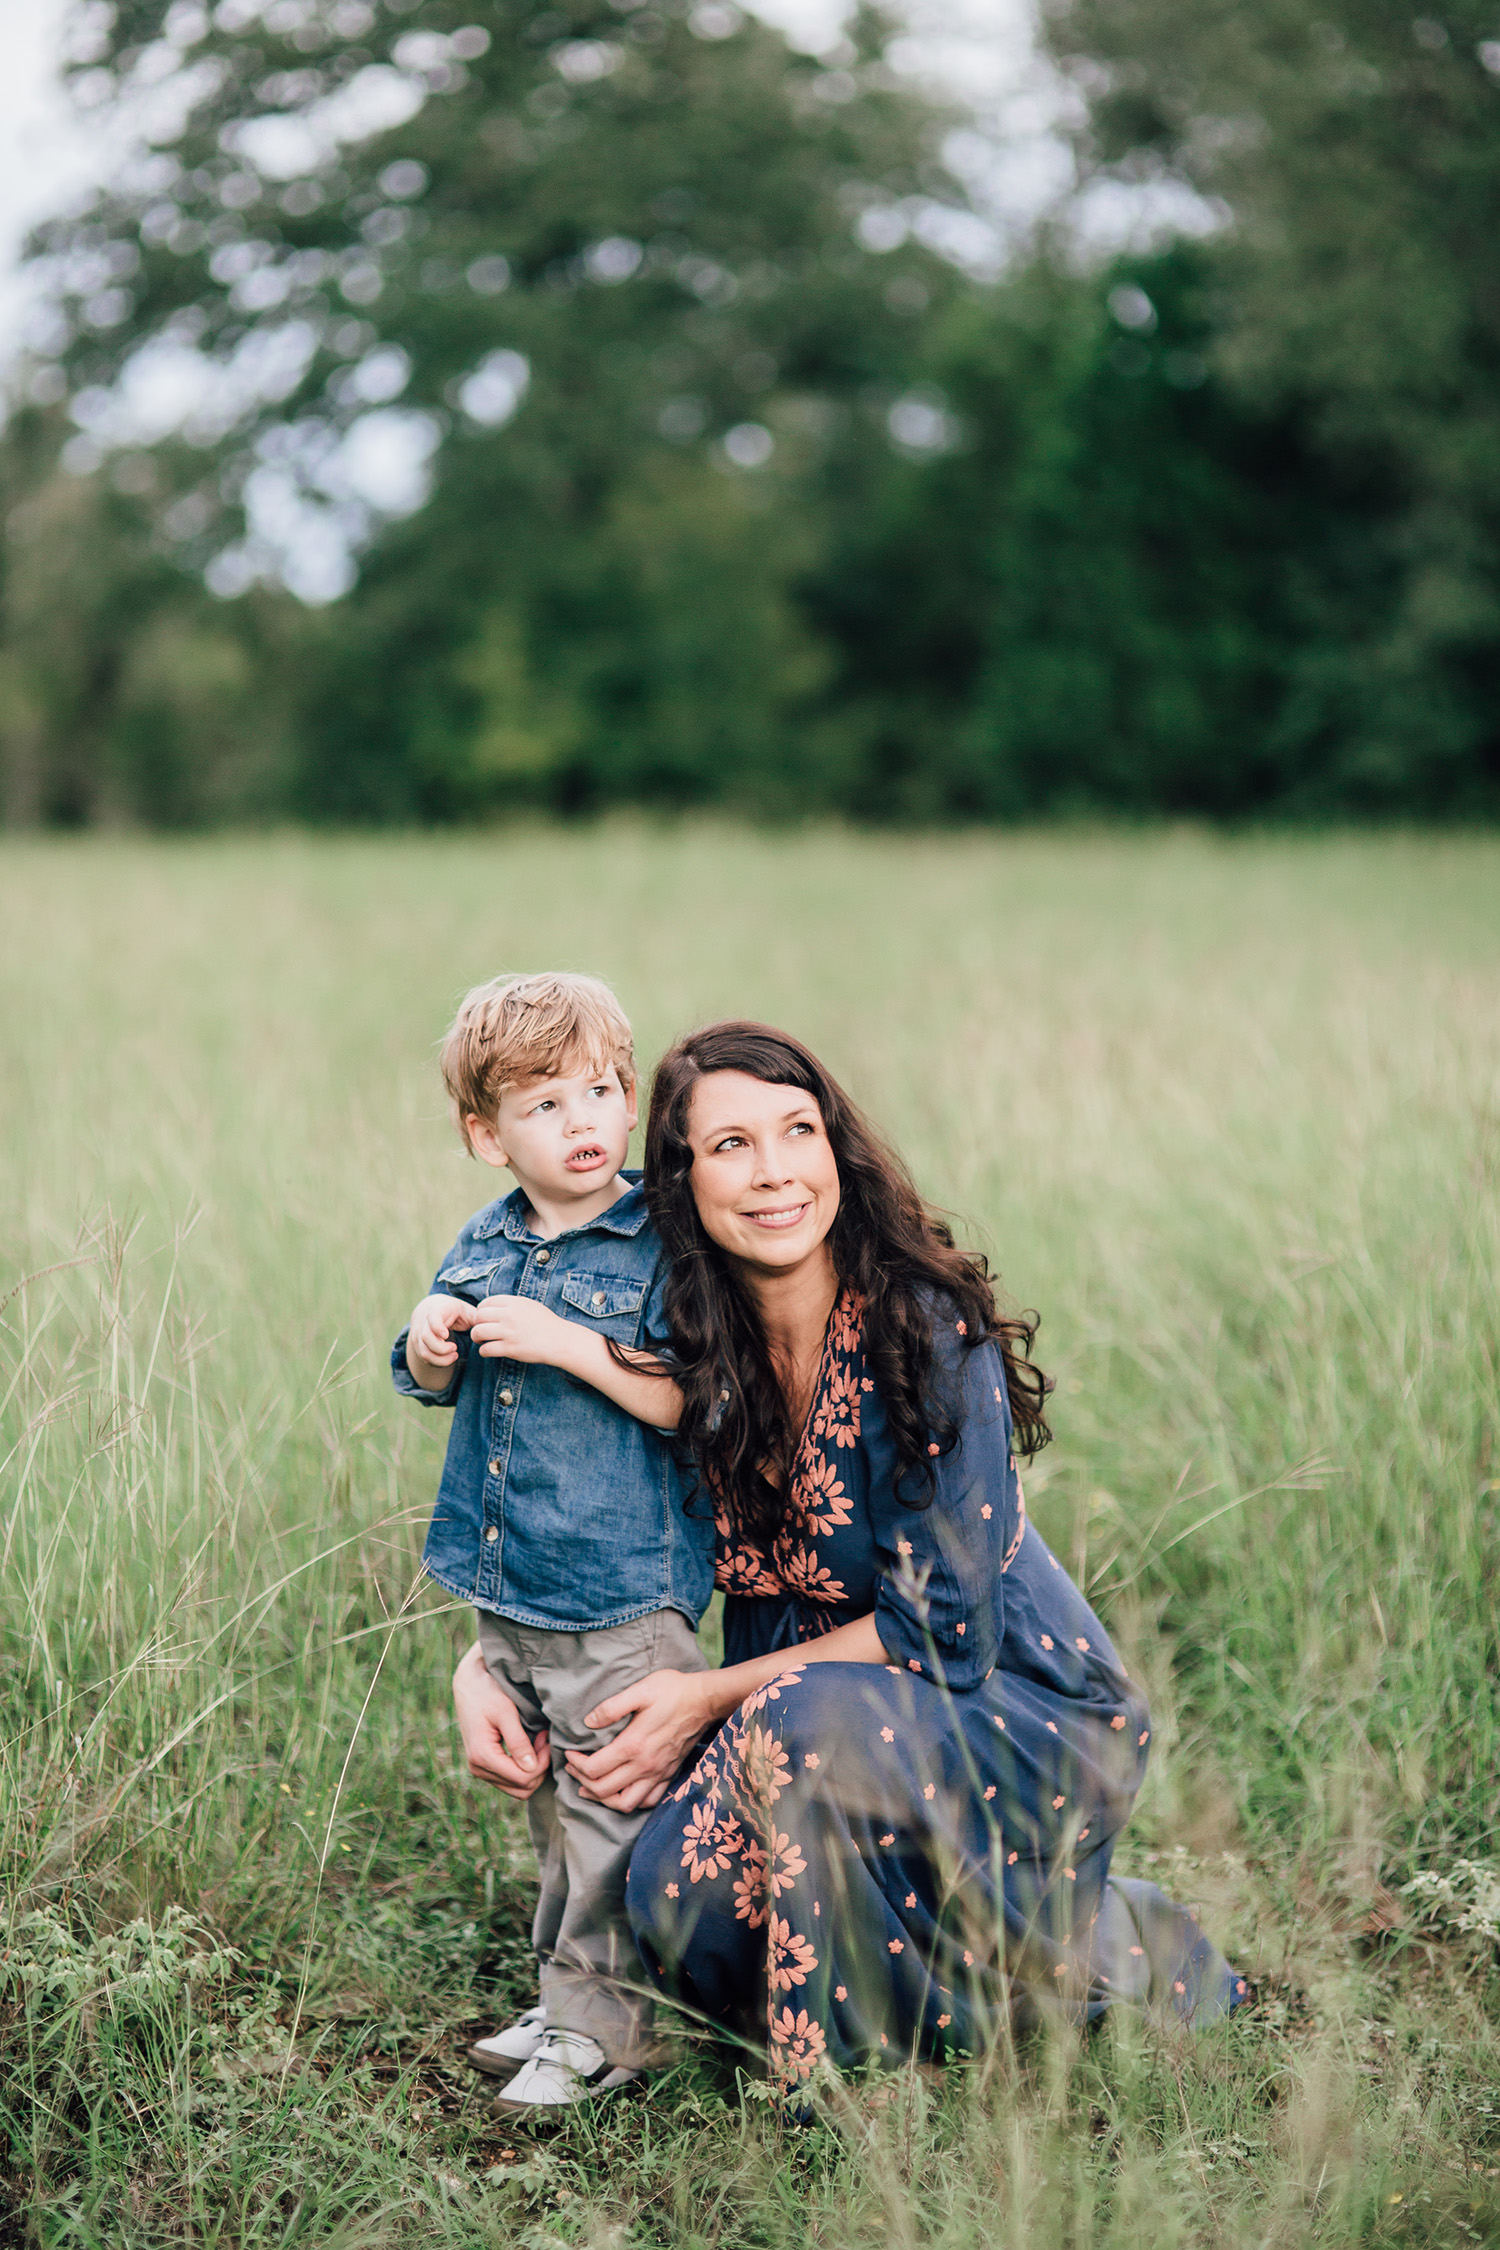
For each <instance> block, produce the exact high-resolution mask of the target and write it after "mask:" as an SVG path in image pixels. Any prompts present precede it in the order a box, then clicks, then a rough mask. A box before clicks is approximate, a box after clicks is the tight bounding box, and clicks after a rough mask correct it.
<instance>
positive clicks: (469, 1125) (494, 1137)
mask: <svg viewBox="0 0 1500 2250" xmlns="http://www.w3.org/2000/svg"><path fill="white" fill-rule="evenodd" d="M464 1132H465V1133H466V1135H467V1136H468V1142H469V1146H470V1148H471V1149H472V1150H473V1151H474V1154H475V1155H476V1156H477V1157H478V1159H479V1161H480V1163H481V1164H491V1165H493V1166H494V1168H495V1170H496V1171H497V1172H503V1171H505V1170H506V1169H507V1168H508V1166H509V1164H510V1158H509V1157H508V1156H507V1155H506V1153H505V1150H504V1148H503V1147H502V1146H501V1141H500V1135H499V1133H498V1131H497V1130H496V1127H495V1121H494V1119H493V1118H489V1117H480V1116H478V1115H477V1114H476V1113H475V1111H473V1110H470V1112H469V1114H468V1116H467V1117H466V1118H465V1119H464Z"/></svg>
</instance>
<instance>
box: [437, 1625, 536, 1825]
mask: <svg viewBox="0 0 1500 2250" xmlns="http://www.w3.org/2000/svg"><path fill="white" fill-rule="evenodd" d="M453 1708H454V1711H455V1713H456V1714H457V1717H458V1731H459V1733H460V1734H461V1735H462V1736H463V1740H464V1753H465V1755H466V1757H467V1758H468V1761H469V1771H470V1773H472V1774H474V1775H475V1776H476V1777H477V1779H479V1780H480V1781H489V1782H493V1783H494V1785H495V1787H496V1788H497V1789H503V1790H504V1791H505V1794H506V1796H507V1797H519V1798H522V1799H525V1798H527V1797H529V1796H531V1794H532V1793H533V1791H534V1790H536V1789H539V1788H540V1787H541V1784H542V1783H543V1782H544V1781H545V1780H546V1778H547V1775H548V1773H549V1771H550V1770H551V1747H550V1744H549V1741H548V1737H547V1730H546V1728H545V1727H543V1729H542V1731H541V1733H540V1734H539V1735H538V1736H537V1738H536V1740H535V1742H533V1741H532V1738H531V1736H530V1735H529V1734H528V1733H527V1732H526V1729H525V1727H524V1725H523V1724H522V1722H521V1714H520V1712H519V1711H518V1710H517V1709H516V1707H515V1705H514V1703H512V1701H511V1699H510V1697H509V1696H508V1695H507V1694H506V1692H505V1690H504V1688H501V1687H497V1686H496V1684H495V1682H494V1681H493V1680H492V1679H491V1678H490V1674H489V1669H488V1667H487V1665H486V1664H485V1661H484V1654H483V1651H482V1650H481V1648H480V1646H479V1643H478V1641H476V1642H475V1643H474V1646H473V1647H472V1648H471V1649H468V1650H467V1651H466V1652H465V1654H464V1655H463V1656H462V1657H461V1658H460V1660H459V1666H458V1670H457V1671H456V1672H455V1673H454V1675H453Z"/></svg>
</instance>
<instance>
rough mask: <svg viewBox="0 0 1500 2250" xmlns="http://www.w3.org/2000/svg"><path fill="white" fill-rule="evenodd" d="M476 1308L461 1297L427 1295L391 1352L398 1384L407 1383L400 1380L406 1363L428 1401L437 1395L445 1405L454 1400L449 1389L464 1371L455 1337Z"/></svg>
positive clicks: (469, 1319) (400, 1386)
mask: <svg viewBox="0 0 1500 2250" xmlns="http://www.w3.org/2000/svg"><path fill="white" fill-rule="evenodd" d="M474 1312H475V1307H474V1306H473V1305H471V1304H468V1303H466V1302H465V1300H464V1299H463V1298H462V1297H445V1296H442V1295H436V1296H431V1297H424V1298H423V1299H422V1302H421V1303H420V1304H419V1305H418V1307H417V1309H416V1311H415V1312H414V1313H413V1314H412V1316H411V1321H410V1324H409V1326H408V1327H407V1329H406V1331H405V1333H404V1334H403V1335H401V1336H398V1337H397V1339H396V1350H395V1352H394V1353H393V1354H392V1373H393V1374H394V1376H395V1378H396V1388H397V1389H398V1390H401V1389H404V1388H405V1387H406V1386H405V1385H404V1384H403V1383H402V1381H401V1368H402V1367H404V1368H405V1370H406V1373H407V1375H408V1376H409V1377H410V1379H411V1381H412V1383H414V1384H415V1385H416V1388H417V1391H418V1393H419V1394H425V1402H426V1403H428V1404H430V1403H432V1400H433V1399H434V1398H436V1399H437V1400H438V1401H439V1402H440V1403H441V1404H443V1405H449V1404H451V1403H452V1401H451V1398H450V1397H449V1393H450V1392H451V1391H452V1390H453V1389H454V1388H455V1377H456V1376H458V1375H459V1374H460V1373H461V1372H462V1369H461V1367H460V1364H459V1362H460V1359H461V1356H462V1355H461V1353H460V1350H459V1347H458V1345H457V1344H456V1343H455V1342H454V1337H455V1336H456V1335H459V1334H462V1332H463V1331H464V1330H465V1329H466V1328H468V1327H470V1326H471V1325H472V1323H473V1319H474ZM398 1360H399V1362H400V1365H398V1364H397V1361H398Z"/></svg>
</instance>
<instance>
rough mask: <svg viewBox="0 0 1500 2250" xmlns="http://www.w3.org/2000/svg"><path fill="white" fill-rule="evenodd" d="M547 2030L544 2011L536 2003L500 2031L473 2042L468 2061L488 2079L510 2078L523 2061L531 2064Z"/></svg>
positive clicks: (539, 2003)
mask: <svg viewBox="0 0 1500 2250" xmlns="http://www.w3.org/2000/svg"><path fill="white" fill-rule="evenodd" d="M546 2028H547V2011H546V2009H545V2008H544V2007H543V2006H542V2004H541V2002H540V2001H538V2002H537V2005H536V2006H535V2007H534V2008H528V2009H527V2011H526V2013H525V2015H524V2016H517V2018H516V2020H515V2022H514V2023H508V2024H507V2025H506V2027H505V2029H504V2030H503V2031H492V2032H491V2033H490V2035H489V2037H488V2039H476V2040H475V2042H474V2044H473V2046H472V2047H471V2048H470V2049H469V2060H470V2062H471V2063H472V2064H473V2065H474V2068H475V2069H476V2070H482V2071H483V2072H484V2073H485V2074H486V2076H487V2077H490V2078H509V2077H510V2076H511V2075H512V2073H513V2072H515V2071H516V2070H518V2069H519V2068H520V2066H521V2064H522V2063H523V2062H530V2060H531V2058H532V2056H533V2055H534V2054H535V2053H536V2051H537V2049H538V2047H539V2046H540V2045H541V2043H542V2034H543V2032H544V2031H545V2030H546Z"/></svg>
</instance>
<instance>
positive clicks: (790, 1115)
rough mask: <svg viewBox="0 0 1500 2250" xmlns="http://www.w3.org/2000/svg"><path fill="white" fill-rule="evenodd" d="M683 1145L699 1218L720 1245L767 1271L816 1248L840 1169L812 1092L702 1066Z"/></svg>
mask: <svg viewBox="0 0 1500 2250" xmlns="http://www.w3.org/2000/svg"><path fill="white" fill-rule="evenodd" d="M688 1143H689V1146H690V1147H691V1149H692V1152H693V1171H692V1182H693V1196H694V1200H695V1201H696V1203H697V1205H698V1216H699V1218H700V1219H701V1220H702V1221H703V1225H704V1229H705V1231H706V1232H707V1234H708V1235H709V1236H710V1237H711V1238H712V1240H713V1241H715V1242H716V1243H717V1244H718V1245H719V1248H720V1249H721V1250H724V1251H727V1252H728V1254H729V1256H730V1257H732V1258H735V1259H738V1260H739V1261H740V1262H741V1263H742V1264H744V1265H747V1266H752V1267H755V1268H757V1269H758V1270H759V1271H760V1272H762V1273H766V1274H771V1273H787V1272H789V1271H790V1270H791V1269H792V1268H793V1267H795V1266H799V1265H801V1264H802V1262H803V1261H804V1259H806V1258H809V1257H811V1256H813V1255H815V1254H816V1253H818V1252H819V1251H821V1250H822V1246H823V1243H824V1241H825V1240H826V1238H827V1235H828V1230H829V1228H830V1227H831V1226H832V1225H833V1222H834V1219H835V1217H836V1216H837V1214H838V1207H839V1171H838V1166H837V1164H836V1163H835V1162H834V1157H833V1150H832V1148H831V1147H830V1145H829V1140H828V1133H827V1130H826V1128H825V1126H824V1124H823V1115H822V1112H821V1110H820V1109H819V1108H818V1105H817V1103H816V1102H815V1101H814V1100H813V1097H812V1095H811V1094H804V1093H803V1092H801V1090H800V1089H799V1088H798V1087H796V1086H768V1085H767V1084H766V1083H765V1081H764V1080H763V1079H759V1078H751V1077H749V1076H747V1074H746V1073H745V1072H744V1071H742V1070H715V1071H711V1072H709V1074H708V1075H707V1076H706V1077H704V1078H700V1079H699V1081H698V1083H697V1085H696V1086H695V1087H694V1089H693V1099H692V1106H691V1109H690V1110H689V1113H688ZM825 1255H826V1253H825Z"/></svg>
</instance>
